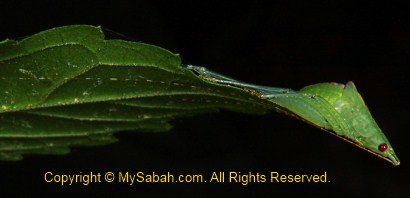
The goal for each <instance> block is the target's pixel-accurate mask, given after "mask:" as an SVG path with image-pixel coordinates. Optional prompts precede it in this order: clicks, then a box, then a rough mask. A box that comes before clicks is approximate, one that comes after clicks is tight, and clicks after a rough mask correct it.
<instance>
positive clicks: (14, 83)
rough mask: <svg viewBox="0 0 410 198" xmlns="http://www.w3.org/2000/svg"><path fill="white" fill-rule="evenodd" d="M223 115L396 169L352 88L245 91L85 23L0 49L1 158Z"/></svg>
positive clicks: (65, 149) (393, 157)
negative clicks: (327, 140) (278, 125)
mask: <svg viewBox="0 0 410 198" xmlns="http://www.w3.org/2000/svg"><path fill="white" fill-rule="evenodd" d="M219 109H228V110H231V111H235V112H242V113H251V114H263V113H266V112H267V111H268V110H271V109H274V110H276V111H279V112H283V113H286V114H288V115H291V116H294V117H297V118H300V119H301V120H303V121H306V122H308V123H310V124H312V125H314V126H317V127H319V128H321V129H324V130H326V131H330V132H332V133H333V134H335V135H336V136H338V137H341V138H342V139H343V140H346V141H348V142H350V143H353V144H354V145H356V146H358V147H360V148H364V149H366V150H367V151H369V152H370V153H372V154H375V155H377V156H379V157H382V158H383V159H386V160H387V161H390V162H391V163H393V164H394V165H399V164H400V161H399V159H398V158H397V156H396V154H395V152H394V150H393V148H392V146H391V144H390V143H389V141H388V139H387V137H386V136H385V135H384V134H383V132H382V131H381V129H380V128H379V127H378V126H377V124H376V122H375V121H374V119H373V118H372V116H371V114H370V112H369V110H368V108H367V106H366V105H365V103H364V101H363V99H362V97H361V95H360V94H359V93H358V91H357V89H356V87H355V85H354V84H353V82H348V83H347V84H346V85H343V84H337V83H320V84H316V85H311V86H307V87H305V88H303V89H301V90H299V91H294V90H291V89H285V88H275V87H266V86H259V85H253V84H248V83H244V82H240V81H237V80H234V79H231V78H229V77H226V76H223V75H221V74H218V73H215V72H212V71H210V70H207V69H206V68H203V67H197V66H192V65H188V66H184V65H182V64H181V59H180V58H179V56H178V55H177V54H173V53H171V52H169V51H167V50H165V49H162V48H159V47H156V46H152V45H148V44H144V43H136V42H128V41H123V40H105V39H104V34H103V32H102V30H101V28H100V27H94V26H86V25H74V26H66V27H60V28H55V29H51V30H48V31H44V32H41V33H38V34H35V35H32V36H30V37H27V38H26V39H23V40H21V41H13V40H9V39H7V40H5V41H3V42H0V160H18V159H21V158H22V155H23V154H30V153H40V154H65V153H68V152H69V147H70V146H89V145H96V144H107V143H111V142H113V141H115V140H116V139H115V138H114V137H113V133H114V132H117V131H124V130H132V131H144V132H160V131H167V130H169V129H170V128H171V126H170V125H169V124H168V122H169V121H170V120H172V119H175V118H178V117H184V116H193V115H197V114H203V113H209V112H215V111H218V110H219Z"/></svg>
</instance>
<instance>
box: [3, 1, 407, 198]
mask: <svg viewBox="0 0 410 198" xmlns="http://www.w3.org/2000/svg"><path fill="white" fill-rule="evenodd" d="M330 2H331V3H329V2H328V3H324V2H318V1H305V2H292V3H290V2H288V1H273V2H270V3H266V2H259V1H249V2H236V1H235V2H234V1H232V2H219V1H216V2H210V1H189V2H188V1H187V2H174V1H167V2H165V1H164V2H162V1H120V0H117V1H111V2H103V1H98V2H97V1H96V2H85V1H83V0H72V1H42V2H35V1H30V2H18V1H12V2H4V1H1V2H0V39H1V40H3V39H5V38H19V37H22V36H27V35H30V34H33V33H37V32H39V31H42V30H45V29H49V28H52V27H57V26H62V25H70V24H91V25H102V26H104V27H105V28H109V29H111V30H114V31H115V32H118V33H121V34H123V35H126V37H128V39H132V40H134V41H141V42H145V43H150V44H154V45H158V46H161V47H163V48H166V49H168V50H170V51H173V52H176V53H179V54H181V55H182V57H183V58H184V62H185V63H191V64H195V65H201V66H206V67H208V68H210V69H212V70H214V71H217V72H219V73H222V74H226V75H228V76H231V77H234V78H237V79H241V80H243V81H246V82H252V83H255V84H263V85H270V86H275V87H288V88H293V89H300V88H302V87H303V86H306V85H309V84H314V83H319V82H340V83H346V82H347V81H349V80H352V81H354V82H355V84H356V86H357V88H358V90H359V92H360V93H361V94H362V96H363V98H364V99H365V101H366V103H367V105H368V107H369V108H370V110H371V112H372V114H373V117H374V118H375V119H376V121H377V122H378V124H379V126H380V127H381V128H382V130H383V131H384V132H385V134H386V135H387V136H388V138H389V140H390V142H391V143H392V145H393V147H394V148H395V150H396V152H397V153H398V156H399V158H400V159H401V161H402V164H401V165H400V166H398V167H394V166H393V165H391V164H389V163H388V162H385V161H383V160H382V159H380V158H377V157H375V156H373V155H370V154H369V153H367V152H364V151H362V150H361V149H359V148H357V147H355V146H352V145H351V144H348V143H346V142H343V141H341V140H340V139H338V138H336V137H334V136H331V135H329V134H327V133H324V132H322V131H320V130H319V129H317V128H315V127H312V126H310V125H307V124H305V123H302V122H300V121H297V120H294V119H292V118H289V117H286V116H283V115H279V114H277V113H271V114H269V115H265V116H251V115H242V114H237V113H232V112H228V111H222V112H221V113H216V114H208V115H203V116H198V117H193V118H186V119H179V120H175V121H174V122H173V125H174V126H175V127H174V129H173V130H172V131H170V132H167V133H162V134H144V133H137V132H134V133H133V132H127V133H125V132H123V133H119V134H118V135H117V136H118V137H119V139H120V141H119V142H118V143H115V144H112V145H108V146H103V147H89V148H87V147H79V148H73V149H72V151H73V152H72V153H71V154H69V155H66V156H27V157H26V158H25V159H24V160H23V161H20V162H0V177H1V184H0V194H1V196H2V197H9V196H24V197H32V196H35V195H46V196H47V195H48V196H50V195H52V194H54V193H60V194H61V195H71V196H72V195H73V194H72V193H75V194H76V195H88V196H92V197H97V196H99V197H123V196H127V195H128V196H129V195H141V196H142V197H165V196H167V197H174V196H177V195H178V196H180V197H212V196H216V195H230V196H235V197H272V196H273V195H277V196H280V197H329V196H333V197H396V198H398V197H410V189H409V186H410V185H409V184H410V173H409V170H410V168H409V164H410V163H409V162H410V154H409V153H410V149H409V147H410V144H408V140H409V137H410V135H409V134H410V133H409V131H408V127H407V126H408V118H409V116H408V109H409V103H408V100H407V99H408V95H407V93H406V92H408V80H407V78H408V74H409V72H407V69H406V67H408V65H409V57H410V30H409V26H408V25H409V24H408V22H409V20H410V18H409V17H408V15H407V13H408V11H409V10H410V9H408V7H406V6H405V5H400V4H394V3H387V1H386V2H384V3H374V2H372V3H367V4H362V5H359V4H356V3H347V2H343V1H340V2H334V1H330ZM111 36H113V37H118V36H119V35H118V34H112V35H111ZM120 37H121V36H120ZM406 122H407V123H406ZM47 171H52V172H54V173H58V174H76V173H79V172H88V171H93V172H105V171H113V172H118V171H123V172H125V171H130V172H137V171H156V172H166V171H171V172H173V173H175V174H177V173H184V174H204V175H208V176H209V175H210V173H212V172H213V171H226V172H228V171H241V172H242V173H245V174H246V173H248V172H253V173H257V172H259V173H262V174H268V173H269V172H270V171H279V172H281V173H284V174H322V173H323V172H325V171H326V172H327V173H328V178H329V180H330V182H329V183H281V184H278V183H251V184H248V185H246V186H243V185H241V184H239V183H212V184H210V183H207V184H203V183H192V184H181V183H179V184H175V183H172V184H144V185H141V184H138V185H134V186H128V185H127V184H118V183H112V184H91V185H89V186H82V185H81V184H76V185H74V186H63V187H61V186H59V185H58V184H51V183H45V182H44V180H43V175H44V173H45V172H47Z"/></svg>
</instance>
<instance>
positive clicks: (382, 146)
mask: <svg viewBox="0 0 410 198" xmlns="http://www.w3.org/2000/svg"><path fill="white" fill-rule="evenodd" d="M388 148H389V146H387V144H386V143H383V144H380V145H379V151H381V152H384V151H386V150H387V149H388Z"/></svg>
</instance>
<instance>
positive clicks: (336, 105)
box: [187, 65, 400, 166]
mask: <svg viewBox="0 0 410 198" xmlns="http://www.w3.org/2000/svg"><path fill="white" fill-rule="evenodd" d="M187 68H188V69H190V70H192V71H194V72H195V73H197V74H198V75H199V76H200V77H202V78H203V79H206V80H208V81H211V82H214V83H218V84H224V85H228V86H234V87H238V88H241V89H243V90H245V91H248V92H250V93H251V94H256V95H257V96H259V97H260V98H264V99H267V100H269V101H270V102H271V103H272V104H273V105H274V108H275V109H276V110H279V111H282V112H285V113H287V114H291V115H294V116H296V117H298V118H300V119H302V120H304V121H306V122H308V123H310V124H312V125H314V126H317V127H319V128H321V129H323V130H325V131H329V132H331V133H332V134H334V135H336V136H337V137H339V138H342V139H343V140H345V141H347V142H350V143H352V144H354V145H356V146H358V147H360V148H362V149H364V150H366V151H368V152H370V153H372V154H374V155H376V156H378V157H381V158H383V159H385V160H387V161H389V162H391V163H392V164H393V165H396V166H397V165H399V164H400V161H399V159H398V157H397V155H396V154H395V152H394V150H393V147H392V146H391V144H390V143H389V141H388V139H387V137H386V136H385V135H384V134H383V132H382V131H381V129H380V128H379V127H378V126H377V124H376V122H375V121H374V119H373V117H372V116H371V114H370V112H369V109H368V108H367V106H366V104H365V103H364V101H363V99H362V97H361V96H360V94H359V92H358V91H357V89H356V87H355V85H354V84H353V82H348V83H347V84H346V85H343V84H337V83H320V84H315V85H310V86H307V87H304V88H303V89H301V90H299V91H294V90H291V89H284V88H274V87H266V86H258V85H252V84H247V83H244V82H240V81H237V80H234V79H232V78H229V77H226V76H223V75H221V74H218V73H216V72H213V71H210V70H208V69H206V68H204V67H197V66H192V65H188V66H187Z"/></svg>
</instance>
